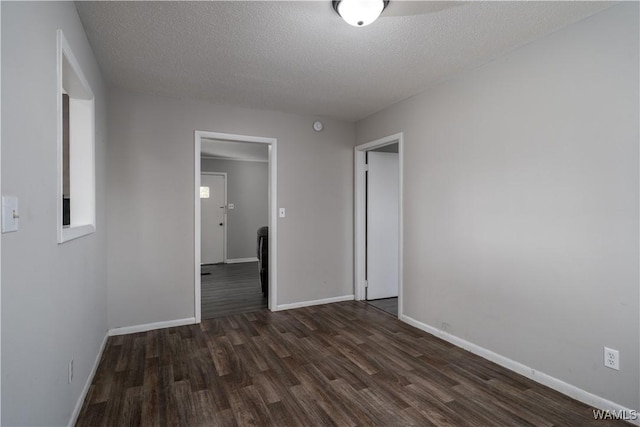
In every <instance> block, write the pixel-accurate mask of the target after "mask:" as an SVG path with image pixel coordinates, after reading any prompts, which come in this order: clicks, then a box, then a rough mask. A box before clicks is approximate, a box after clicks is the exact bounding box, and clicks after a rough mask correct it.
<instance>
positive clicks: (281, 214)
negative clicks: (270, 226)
mask: <svg viewBox="0 0 640 427" xmlns="http://www.w3.org/2000/svg"><path fill="white" fill-rule="evenodd" d="M284 215H285V212H284V208H280V218H284Z"/></svg>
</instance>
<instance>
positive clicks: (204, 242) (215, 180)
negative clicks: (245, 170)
mask: <svg viewBox="0 0 640 427" xmlns="http://www.w3.org/2000/svg"><path fill="white" fill-rule="evenodd" d="M225 184H226V183H225V176H224V175H212V174H202V175H201V177H200V213H201V215H200V224H201V227H200V232H201V239H200V242H201V243H200V248H201V257H202V258H201V263H202V264H218V263H221V262H224V251H225V241H224V239H225V233H224V230H225V227H226V223H225V222H226V216H225V203H226V196H225V190H226V189H225V187H226V185H225Z"/></svg>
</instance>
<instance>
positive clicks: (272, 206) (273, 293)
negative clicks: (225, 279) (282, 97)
mask: <svg viewBox="0 0 640 427" xmlns="http://www.w3.org/2000/svg"><path fill="white" fill-rule="evenodd" d="M203 138H206V139H216V140H222V141H230V142H239V143H243V142H245V143H246V142H252V143H259V144H268V145H269V301H268V304H269V310H271V311H275V310H277V306H276V302H277V290H278V287H277V284H278V282H277V277H278V275H277V265H278V262H277V261H278V256H277V255H278V254H277V248H278V245H277V236H278V233H277V220H278V212H277V210H278V204H277V200H278V197H277V189H278V185H277V177H278V174H277V171H278V167H277V157H278V156H277V142H278V141H277V139H276V138H266V137H260V136H247V135H235V134H229V133H220V132H208V131H199V130H196V131H195V138H194V141H195V142H194V146H195V153H194V169H195V174H194V175H195V176H194V206H195V210H194V258H195V263H194V276H195V278H194V293H195V295H194V296H195V298H194V314H195V316H194V317H195V321H196V323H200V322H201V320H202V313H201V311H202V305H201V304H202V302H201V294H200V292H201V289H200V288H201V280H200V279H201V277H200V261H201V259H200V244H201V242H200V174H201V168H200V157H201V156H200V150H201V147H202V139H203ZM225 257H226V255H225Z"/></svg>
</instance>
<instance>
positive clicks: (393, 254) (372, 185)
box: [367, 151, 400, 300]
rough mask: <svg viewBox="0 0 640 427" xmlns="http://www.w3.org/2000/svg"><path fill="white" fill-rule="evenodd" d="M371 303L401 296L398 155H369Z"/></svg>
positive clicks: (368, 235) (369, 290)
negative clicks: (399, 281) (399, 279)
mask: <svg viewBox="0 0 640 427" xmlns="http://www.w3.org/2000/svg"><path fill="white" fill-rule="evenodd" d="M367 156H368V160H367V164H368V168H369V169H368V173H367V283H368V286H367V299H368V300H373V299H380V298H392V297H397V296H398V253H399V247H398V244H399V235H398V234H399V227H398V220H399V218H398V214H399V209H398V204H399V203H398V202H399V196H400V195H399V185H400V183H399V178H398V169H399V161H398V160H399V158H398V153H381V152H374V151H369V152H368V153H367Z"/></svg>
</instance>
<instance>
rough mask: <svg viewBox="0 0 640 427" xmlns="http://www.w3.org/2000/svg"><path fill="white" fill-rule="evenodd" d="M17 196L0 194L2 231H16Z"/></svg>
mask: <svg viewBox="0 0 640 427" xmlns="http://www.w3.org/2000/svg"><path fill="white" fill-rule="evenodd" d="M18 218H19V215H18V198H17V197H15V196H2V232H3V233H9V232H12V231H18Z"/></svg>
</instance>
